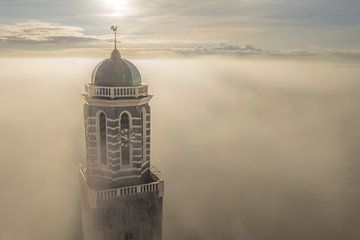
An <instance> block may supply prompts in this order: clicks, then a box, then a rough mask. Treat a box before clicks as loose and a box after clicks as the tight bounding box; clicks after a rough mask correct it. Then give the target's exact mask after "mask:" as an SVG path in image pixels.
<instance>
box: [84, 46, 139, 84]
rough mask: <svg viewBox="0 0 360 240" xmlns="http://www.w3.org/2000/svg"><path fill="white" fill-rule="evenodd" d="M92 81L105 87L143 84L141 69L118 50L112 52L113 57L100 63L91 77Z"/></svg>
mask: <svg viewBox="0 0 360 240" xmlns="http://www.w3.org/2000/svg"><path fill="white" fill-rule="evenodd" d="M91 83H92V84H93V85H96V86H103V87H132V86H139V85H141V75H140V72H139V70H138V69H137V68H136V67H135V66H134V64H132V63H131V62H129V61H127V60H126V59H124V58H121V54H120V52H119V51H118V50H116V49H115V50H114V51H113V52H112V53H111V58H109V59H106V60H104V61H102V62H101V63H99V64H98V65H97V66H96V67H95V69H94V71H93V73H92V77H91Z"/></svg>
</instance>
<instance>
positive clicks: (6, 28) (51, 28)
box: [0, 21, 99, 44]
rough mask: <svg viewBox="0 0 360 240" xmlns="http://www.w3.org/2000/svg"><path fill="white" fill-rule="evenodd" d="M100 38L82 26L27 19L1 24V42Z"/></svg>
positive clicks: (79, 41) (64, 40)
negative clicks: (89, 33)
mask: <svg viewBox="0 0 360 240" xmlns="http://www.w3.org/2000/svg"><path fill="white" fill-rule="evenodd" d="M98 40H99V37H98V36H92V35H86V34H85V33H84V30H83V29H82V28H80V27H75V26H67V25H62V24H59V23H50V22H40V21H27V22H21V23H17V24H14V25H0V43H3V44H18V43H20V44H33V43H84V42H86V43H89V42H96V41H98Z"/></svg>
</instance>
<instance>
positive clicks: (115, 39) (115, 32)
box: [110, 26, 121, 50]
mask: <svg viewBox="0 0 360 240" xmlns="http://www.w3.org/2000/svg"><path fill="white" fill-rule="evenodd" d="M117 29H118V27H117V26H111V30H113V32H114V40H112V41H110V42H113V43H114V44H115V50H117V44H118V43H121V42H120V41H118V40H117Z"/></svg>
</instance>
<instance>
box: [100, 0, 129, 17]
mask: <svg viewBox="0 0 360 240" xmlns="http://www.w3.org/2000/svg"><path fill="white" fill-rule="evenodd" d="M103 1H104V3H105V6H106V8H107V9H109V11H110V12H111V15H115V16H122V15H125V13H126V11H127V10H128V1H127V0H103Z"/></svg>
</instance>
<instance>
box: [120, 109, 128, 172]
mask: <svg viewBox="0 0 360 240" xmlns="http://www.w3.org/2000/svg"><path fill="white" fill-rule="evenodd" d="M120 129H121V130H130V120H129V115H128V114H127V113H123V114H122V115H121V119H120ZM121 162H122V165H123V166H129V165H130V146H129V145H128V146H121Z"/></svg>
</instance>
